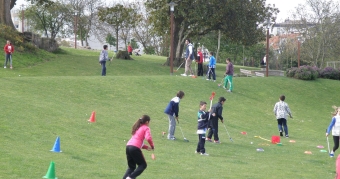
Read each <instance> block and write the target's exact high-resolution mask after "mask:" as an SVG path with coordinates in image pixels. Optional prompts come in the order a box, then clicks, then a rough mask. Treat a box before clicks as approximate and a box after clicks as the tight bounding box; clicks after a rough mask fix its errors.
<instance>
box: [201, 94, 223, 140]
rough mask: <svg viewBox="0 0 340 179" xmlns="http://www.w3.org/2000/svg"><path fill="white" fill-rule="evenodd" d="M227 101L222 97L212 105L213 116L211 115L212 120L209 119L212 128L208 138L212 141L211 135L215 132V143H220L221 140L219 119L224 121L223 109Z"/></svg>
mask: <svg viewBox="0 0 340 179" xmlns="http://www.w3.org/2000/svg"><path fill="white" fill-rule="evenodd" d="M225 101H226V99H225V98H224V97H220V98H219V99H218V103H216V104H214V105H212V107H211V111H210V112H211V116H210V121H209V126H208V128H210V130H209V133H208V136H207V138H206V140H207V141H209V142H212V140H211V137H212V135H213V134H214V142H215V143H220V140H219V138H218V119H220V120H221V122H222V123H223V117H222V111H223V104H224V102H225Z"/></svg>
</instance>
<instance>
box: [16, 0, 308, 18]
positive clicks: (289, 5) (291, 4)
mask: <svg viewBox="0 0 340 179" xmlns="http://www.w3.org/2000/svg"><path fill="white" fill-rule="evenodd" d="M105 1H106V3H107V4H111V2H113V1H114V0H105ZM128 1H130V2H134V1H137V2H138V1H139V0H128ZM266 2H267V4H275V7H277V8H279V10H280V13H279V14H278V17H277V21H276V22H283V21H284V20H285V19H287V18H288V17H290V14H291V13H290V12H291V11H294V9H295V7H297V6H298V5H299V4H305V2H306V0H267V1H266ZM21 4H27V1H25V0H17V7H18V5H21ZM17 7H16V8H17Z"/></svg>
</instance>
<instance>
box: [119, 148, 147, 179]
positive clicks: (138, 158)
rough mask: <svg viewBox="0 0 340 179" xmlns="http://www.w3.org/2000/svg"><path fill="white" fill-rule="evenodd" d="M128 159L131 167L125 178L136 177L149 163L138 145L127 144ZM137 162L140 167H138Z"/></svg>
mask: <svg viewBox="0 0 340 179" xmlns="http://www.w3.org/2000/svg"><path fill="white" fill-rule="evenodd" d="M126 159H127V162H128V166H129V168H128V169H127V170H126V172H125V175H124V177H123V179H125V178H126V177H128V176H129V177H130V178H136V177H137V176H139V175H140V174H142V173H143V171H144V170H145V169H146V167H147V164H146V161H145V158H144V156H143V153H142V150H141V149H140V148H138V147H135V146H131V145H128V146H126ZM136 164H137V165H138V168H137V169H136Z"/></svg>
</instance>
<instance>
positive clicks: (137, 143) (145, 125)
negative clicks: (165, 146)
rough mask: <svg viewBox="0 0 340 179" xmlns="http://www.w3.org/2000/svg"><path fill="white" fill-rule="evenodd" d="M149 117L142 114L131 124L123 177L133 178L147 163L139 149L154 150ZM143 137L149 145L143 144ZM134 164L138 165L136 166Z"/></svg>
mask: <svg viewBox="0 0 340 179" xmlns="http://www.w3.org/2000/svg"><path fill="white" fill-rule="evenodd" d="M149 124H150V117H149V116H148V115H143V116H142V117H141V118H139V119H137V121H136V122H135V124H134V125H133V126H132V131H131V134H132V137H131V139H130V140H129V141H128V143H127V144H126V159H127V163H128V169H127V170H126V172H125V175H124V176H123V179H133V178H136V177H137V176H139V175H140V174H142V173H143V171H144V170H145V169H146V167H147V164H146V161H145V158H144V155H143V153H142V150H141V149H146V150H148V151H150V150H154V144H153V141H152V136H151V132H150V128H149ZM144 139H145V140H146V141H148V143H149V144H150V146H147V145H144ZM136 165H138V167H137V168H136Z"/></svg>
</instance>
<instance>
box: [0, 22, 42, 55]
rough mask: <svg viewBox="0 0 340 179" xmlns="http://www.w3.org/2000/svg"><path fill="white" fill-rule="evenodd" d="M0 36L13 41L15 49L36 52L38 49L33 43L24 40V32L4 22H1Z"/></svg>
mask: <svg viewBox="0 0 340 179" xmlns="http://www.w3.org/2000/svg"><path fill="white" fill-rule="evenodd" d="M0 37H1V38H3V39H5V40H9V41H11V43H12V44H13V45H14V46H15V49H16V50H18V51H19V52H23V51H27V52H35V51H36V50H37V48H36V47H35V46H34V45H33V44H31V43H28V42H25V41H24V37H23V35H22V34H20V33H19V32H18V31H16V30H13V29H12V28H11V27H9V26H6V25H4V24H0Z"/></svg>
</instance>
